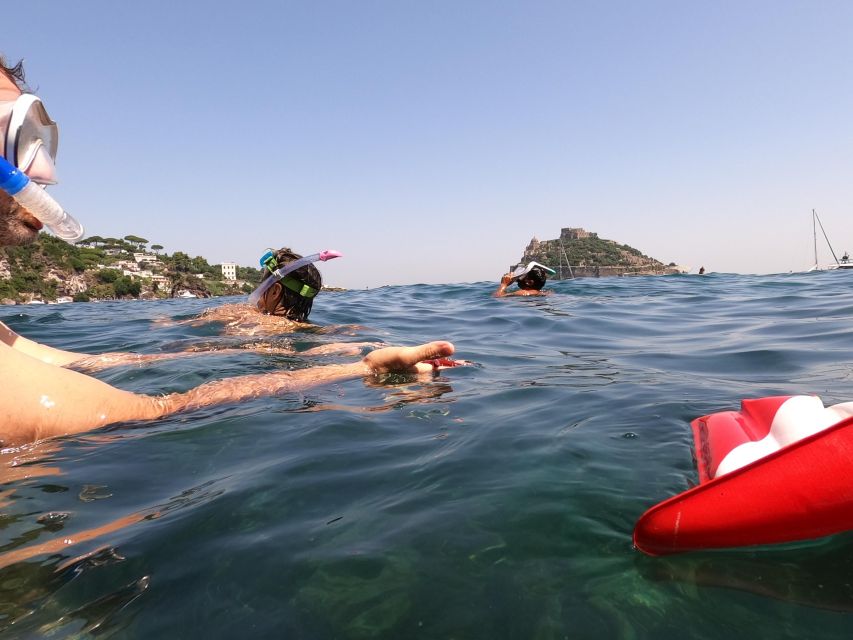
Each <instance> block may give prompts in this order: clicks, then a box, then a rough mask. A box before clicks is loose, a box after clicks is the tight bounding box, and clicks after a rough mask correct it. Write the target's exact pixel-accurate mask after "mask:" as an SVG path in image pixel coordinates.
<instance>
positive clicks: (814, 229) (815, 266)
mask: <svg viewBox="0 0 853 640" xmlns="http://www.w3.org/2000/svg"><path fill="white" fill-rule="evenodd" d="M816 217H817V214H816V213H815V210H814V209H812V235H813V236H814V268H815V269H817V226H816V225H815V218H816Z"/></svg>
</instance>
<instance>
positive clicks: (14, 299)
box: [0, 233, 261, 304]
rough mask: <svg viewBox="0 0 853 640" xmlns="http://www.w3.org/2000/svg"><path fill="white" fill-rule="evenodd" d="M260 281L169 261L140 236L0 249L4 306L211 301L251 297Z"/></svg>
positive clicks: (179, 258) (185, 260)
mask: <svg viewBox="0 0 853 640" xmlns="http://www.w3.org/2000/svg"><path fill="white" fill-rule="evenodd" d="M260 279H261V272H260V270H258V269H253V268H251V267H240V266H237V265H233V264H231V265H228V264H226V265H219V264H209V263H208V262H207V260H206V259H205V258H203V257H201V256H196V257H194V258H191V257H190V256H189V255H187V254H186V253H184V252H182V251H176V252H174V253H172V254H171V255H170V254H168V253H164V252H163V247H162V245H158V244H153V245H149V242H148V240H146V239H145V238H140V237H139V236H135V235H128V236H125V237H124V238H102V237H100V236H92V237H90V238H85V239H84V240H82V241H80V242H79V243H77V244H76V245H75V244H68V243H66V242H63V241H62V240H59V239H57V238H55V237H53V236H51V235H48V234H46V233H41V234H39V237H38V238H37V240H36V241H35V242H34V243H32V244H30V245H25V246H21V247H3V248H0V303H2V304H16V303H28V302H33V301H42V302H56V301H61V302H70V301H72V300H73V301H77V302H85V301H88V300H114V299H121V298H169V297H193V296H194V297H198V298H208V297H211V296H221V295H237V294H241V293H248V292H251V291H252V290H253V289H254V288H255V286H256V285H257V283H258V282H260Z"/></svg>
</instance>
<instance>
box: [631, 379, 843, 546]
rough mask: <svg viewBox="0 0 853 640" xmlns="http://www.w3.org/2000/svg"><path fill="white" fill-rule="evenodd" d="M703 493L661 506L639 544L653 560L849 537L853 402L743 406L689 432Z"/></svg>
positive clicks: (646, 522)
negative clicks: (704, 551) (842, 534)
mask: <svg viewBox="0 0 853 640" xmlns="http://www.w3.org/2000/svg"><path fill="white" fill-rule="evenodd" d="M691 426H692V428H693V440H694V445H695V447H696V463H697V466H698V470H699V482H700V484H699V486H697V487H694V488H693V489H690V490H689V491H685V492H684V493H681V494H679V495H677V496H674V497H672V498H670V499H669V500H666V501H664V502H661V503H660V504H658V505H655V506H654V507H652V508H651V509H649V510H648V511H646V513H644V514H643V515H642V517H641V518H640V519H639V521H638V522H637V525H636V527H635V528H634V545H635V546H636V547H637V548H638V549H640V550H641V551H643V552H645V553H648V554H650V555H665V554H671V553H680V552H684V551H696V550H699V549H717V548H724V547H743V546H749V545H759V544H774V543H780V542H792V541H795V540H805V539H809V538H819V537H822V536H826V535H831V534H834V533H839V532H841V531H846V530H849V529H853V403H850V402H848V403H844V404H839V405H835V406H832V407H826V408H824V406H823V403H822V402H821V400H820V398H817V397H815V396H780V397H773V398H759V399H756V400H744V401H743V402H742V403H741V410H740V411H726V412H722V413H714V414H711V415H709V416H703V417H701V418H698V419H696V420H694V421H693V422H692V423H691Z"/></svg>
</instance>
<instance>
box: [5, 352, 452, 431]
mask: <svg viewBox="0 0 853 640" xmlns="http://www.w3.org/2000/svg"><path fill="white" fill-rule="evenodd" d="M32 344H35V343H32ZM38 346H40V345H38ZM453 352H454V347H453V345H452V344H451V343H449V342H444V341H439V342H430V343H427V344H423V345H419V346H417V347H387V348H384V349H377V350H376V351H373V352H371V353H369V354H368V355H367V356H365V357H364V358H363V359H361V360H359V361H357V362H353V363H350V364H340V365H328V366H321V367H312V368H310V369H300V370H298V371H279V372H273V373H264V374H257V375H247V376H239V377H235V378H228V379H224V380H217V381H215V382H208V383H206V384H203V385H200V386H198V387H196V388H194V389H190V390H189V391H187V392H185V393H174V394H170V395H167V396H160V397H155V396H147V395H141V394H135V393H131V392H129V391H122V390H121V389H117V388H115V387H112V386H110V385H108V384H106V383H105V382H101V381H100V380H97V379H96V378H92V377H91V376H87V375H85V374H83V373H80V372H77V371H72V370H70V369H66V368H63V367H61V366H56V364H51V363H48V362H45V361H44V360H42V359H40V358H38V357H37V356H35V355H31V354H28V353H26V352H24V350H20V349H15V348H13V347H12V346H10V345H9V344H8V343H7V342H6V341H5V340H0V379H2V380H3V385H2V388H0V440H2V446H10V445H17V444H23V443H25V442H32V441H35V440H41V439H43V438H50V437H54V436H60V435H67V434H72V433H80V432H83V431H89V430H91V429H96V428H98V427H103V426H105V425H108V424H114V423H117V422H126V421H129V420H153V419H156V418H161V417H164V416H168V415H171V414H174V413H178V412H180V411H187V410H193V409H198V408H201V407H207V406H212V405H218V404H225V403H232V402H239V401H240V400H247V399H250V398H258V397H262V396H267V395H274V394H277V393H286V392H289V391H295V390H301V389H306V388H309V387H314V386H318V385H321V384H326V383H329V382H337V381H342V380H349V379H354V378H360V377H363V376H371V375H375V374H380V373H388V372H391V371H399V372H411V373H425V372H429V371H433V370H435V369H436V368H440V367H443V366H448V365H446V364H444V363H442V362H441V361H440V360H435V361H434V362H424V361H425V360H430V359H441V358H445V357H447V356H450V355H451V354H453ZM60 353H62V352H60ZM450 366H452V365H450Z"/></svg>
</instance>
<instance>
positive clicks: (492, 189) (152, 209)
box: [0, 0, 853, 288]
mask: <svg viewBox="0 0 853 640" xmlns="http://www.w3.org/2000/svg"><path fill="white" fill-rule="evenodd" d="M14 18H15V19H14V23H15V24H14V28H13V29H10V31H11V33H9V34H8V35H7V36H6V37H5V38H4V45H3V48H2V49H0V51H2V52H3V53H4V54H5V55H6V56H7V57H8V58H10V59H14V60H17V59H18V58H24V59H25V64H26V69H27V74H28V79H29V81H30V83H31V85H32V86H33V88H34V89H36V90H37V93H39V94H40V95H41V96H42V98H43V99H44V101H45V104H46V106H47V108H48V110H49V111H50V113H51V115H52V116H53V117H54V119H56V120H57V121H58V122H59V124H60V128H61V142H60V150H59V158H58V168H59V175H60V180H61V182H60V184H59V185H57V186H56V187H53V188H52V191H53V193H54V195H55V197H56V198H57V199H58V200H59V201H60V202H61V203H62V204H63V205H64V206H65V207H66V208H67V209H68V210H69V211H71V212H72V213H74V214H75V215H76V216H77V217H78V218H79V219H80V220H81V221H82V222H83V223H84V224H85V225H86V227H87V232H88V233H89V234H90V235H91V234H97V235H101V236H124V235H127V234H136V235H141V236H143V237H145V238H147V239H149V240H150V241H151V242H152V243H158V244H162V245H164V246H165V248H166V251H169V252H173V251H176V250H182V251H186V252H187V253H190V254H191V255H203V256H205V257H207V258H208V259H209V260H210V261H211V262H221V261H229V260H230V261H235V262H238V263H239V264H244V265H253V264H256V259H257V257H258V256H259V255H260V254H261V253H262V252H263V249H264V248H265V247H267V246H274V247H278V246H290V247H292V248H293V249H295V250H296V251H298V252H300V253H303V254H308V253H313V252H315V251H318V250H321V249H325V248H334V249H338V250H340V251H342V252H343V253H344V254H345V257H344V258H341V259H340V260H336V261H334V262H330V263H328V264H327V265H326V266H324V267H322V270H323V273H324V277H325V280H326V282H327V283H328V284H332V285H339V286H346V287H353V288H360V287H365V286H370V287H376V286H381V285H384V284H412V283H418V282H425V283H442V282H476V281H483V280H493V281H497V280H499V278H500V275H501V274H502V273H503V272H504V271H505V270H506V268H507V267H508V266H509V265H510V264H511V263H514V262H516V261H517V260H518V259H519V258H520V255H521V253H522V251H523V249H524V247H525V246H526V245H527V243H528V242H529V240H530V239H531V237H533V236H537V237H538V238H540V239H543V240H544V239H550V238H555V237H557V236H558V235H559V232H560V228H561V227H584V228H586V229H588V230H592V231H597V232H598V233H599V235H600V236H601V237H604V238H610V239H614V240H617V241H619V242H624V243H627V244H630V245H632V246H634V247H637V248H639V249H641V250H642V251H644V252H645V253H647V254H649V255H651V256H654V257H656V258H658V259H660V260H662V261H664V262H670V261H673V262H676V263H678V264H682V265H687V266H691V267H693V268H694V270H695V269H698V267H699V266H700V265H704V266H705V267H706V269H708V270H710V271H727V272H741V273H772V272H785V271H791V270H801V269H805V268H807V267H808V266H810V264H811V263H812V262H813V255H812V251H813V248H812V247H813V245H812V227H811V213H810V212H811V209H812V208H815V209H817V211H818V213H819V214H820V215H821V218H822V220H823V222H824V225H825V227H826V230H827V233H828V234H829V238H830V240H831V241H832V243H833V246H834V248H835V249H836V252H837V253H839V255H840V253H841V252H843V251H844V250H845V249H847V250H850V251H851V252H853V215H851V213H853V179H852V178H853V77H851V76H853V39H851V38H850V33H851V31H853V3H850V2H833V1H821V2H785V1H772V2H771V1H755V2H750V1H742V2H735V1H727V2H689V1H688V2H685V1H676V0H672V1H649V2H637V1H630V2H598V1H587V2H569V1H563V2H535V1H534V2H512V3H510V2H499V1H494V2H473V1H472V2H433V3H424V2H419V3H415V2H399V1H395V2H390V1H389V2H379V1H376V2H352V1H349V2H302V3H294V2H253V1H251V0H248V1H244V2H240V3H232V2H215V1H207V2H200V1H195V0H183V1H180V2H175V1H174V0H171V1H169V2H166V1H164V0H148V1H146V2H144V3H125V2H115V1H114V0H111V1H106V0H86V1H85V2H75V3H70V2H67V3H60V2H46V1H42V0H28V2H26V3H19V4H18V5H16V10H15V16H14ZM821 244H822V245H823V244H824V243H821ZM828 257H829V256H828V252H825V251H823V249H822V255H821V262H826V261H827V260H828Z"/></svg>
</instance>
